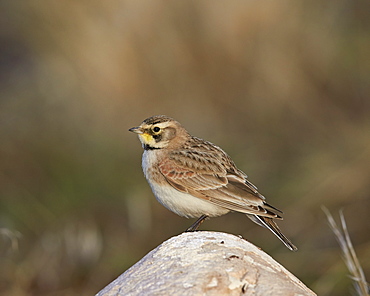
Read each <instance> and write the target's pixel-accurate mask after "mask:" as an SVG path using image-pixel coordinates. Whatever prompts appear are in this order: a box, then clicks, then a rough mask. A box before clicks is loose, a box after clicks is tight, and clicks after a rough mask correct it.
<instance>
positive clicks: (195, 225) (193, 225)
mask: <svg viewBox="0 0 370 296" xmlns="http://www.w3.org/2000/svg"><path fill="white" fill-rule="evenodd" d="M207 218H208V216H207V215H202V216H200V217H199V218H198V220H197V221H195V222H194V223H193V224H192V225H191V226H190V227H189V228H188V229H186V230H185V232H193V231H196V230H197V229H198V228H199V226H200V224H202V223H203V222H204V220H205V219H207Z"/></svg>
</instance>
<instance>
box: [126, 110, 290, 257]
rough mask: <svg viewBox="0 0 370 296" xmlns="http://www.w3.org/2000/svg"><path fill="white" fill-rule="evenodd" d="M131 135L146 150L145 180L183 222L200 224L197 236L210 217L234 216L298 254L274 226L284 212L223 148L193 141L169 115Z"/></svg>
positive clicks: (151, 120)
mask: <svg viewBox="0 0 370 296" xmlns="http://www.w3.org/2000/svg"><path fill="white" fill-rule="evenodd" d="M129 131H131V132H134V133H136V134H138V136H139V139H140V141H141V143H142V145H143V148H144V153H143V159H142V167H143V171H144V175H145V177H146V179H147V181H148V183H149V185H150V186H151V188H152V191H153V193H154V195H155V197H156V198H157V200H158V201H159V202H160V203H161V204H163V205H164V206H165V207H166V208H168V209H169V210H171V211H173V212H175V213H176V214H178V215H180V216H183V217H187V218H198V220H197V221H196V222H195V223H194V224H193V225H192V226H191V227H189V228H188V231H194V230H196V229H197V228H198V227H199V225H200V224H201V223H202V222H203V221H204V220H205V219H206V218H208V217H216V216H220V215H224V214H226V213H228V212H230V211H235V212H240V213H244V214H246V215H247V216H248V218H250V219H251V220H252V221H253V222H255V223H257V224H259V225H261V226H263V227H266V228H267V229H269V230H271V231H272V232H273V233H274V234H275V235H276V236H277V237H278V238H279V239H280V240H281V241H282V242H283V243H284V244H285V245H286V246H287V247H288V248H289V249H290V250H292V251H296V250H297V248H296V247H295V246H294V245H293V244H292V243H291V242H290V240H289V239H288V238H287V237H286V236H285V235H284V234H283V233H282V232H281V231H280V229H279V227H278V226H277V224H276V223H275V222H274V220H273V219H282V217H281V214H282V212H281V211H280V210H278V209H276V208H274V207H273V206H271V205H269V204H267V203H266V201H265V197H264V196H263V195H261V194H260V193H259V192H258V191H257V187H256V186H254V185H253V184H252V183H251V182H249V181H248V179H247V175H246V174H245V173H244V172H242V171H241V170H239V169H238V168H237V167H236V165H235V164H234V162H233V161H232V159H231V158H230V157H229V156H228V155H227V154H226V153H225V152H224V151H223V150H222V149H221V148H220V147H218V146H216V145H214V144H212V143H210V142H207V141H205V140H202V139H199V138H197V137H194V136H191V135H190V134H189V133H188V132H187V131H186V130H185V129H184V128H183V127H182V125H181V124H180V123H179V122H177V121H176V120H174V119H172V118H170V117H167V116H164V115H159V116H153V117H150V118H147V119H145V120H144V121H143V122H142V124H141V125H140V126H138V127H133V128H131V129H130V130H129Z"/></svg>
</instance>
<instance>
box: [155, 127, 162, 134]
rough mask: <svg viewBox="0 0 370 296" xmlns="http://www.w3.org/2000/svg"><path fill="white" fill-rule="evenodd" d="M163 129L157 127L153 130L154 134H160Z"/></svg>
mask: <svg viewBox="0 0 370 296" xmlns="http://www.w3.org/2000/svg"><path fill="white" fill-rule="evenodd" d="M160 130H161V129H160V128H159V127H158V126H155V127H154V128H153V132H155V133H158V132H159V131H160Z"/></svg>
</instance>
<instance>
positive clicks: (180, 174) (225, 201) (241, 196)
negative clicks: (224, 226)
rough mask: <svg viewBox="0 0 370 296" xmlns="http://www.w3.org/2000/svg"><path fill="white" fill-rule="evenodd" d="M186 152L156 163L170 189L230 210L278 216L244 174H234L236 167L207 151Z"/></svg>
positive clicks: (236, 170) (272, 216)
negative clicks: (220, 160)
mask: <svg viewBox="0 0 370 296" xmlns="http://www.w3.org/2000/svg"><path fill="white" fill-rule="evenodd" d="M186 152H187V153H181V154H176V155H172V157H170V158H168V159H166V160H164V161H162V162H161V163H160V164H159V170H160V172H161V173H162V174H163V176H164V177H165V178H166V180H167V181H168V183H169V184H171V185H172V186H173V187H174V188H176V189H177V190H179V191H182V192H187V193H189V194H191V195H193V196H195V197H198V198H201V199H205V200H208V201H209V202H211V203H213V204H216V205H218V206H220V207H224V208H227V209H229V210H232V211H237V212H241V213H246V214H256V215H261V216H266V217H271V218H280V217H279V216H278V214H277V211H276V210H275V209H274V208H271V207H269V206H268V205H267V204H265V203H264V197H263V196H262V195H261V194H259V193H258V191H257V190H256V187H255V186H254V185H253V184H251V183H250V182H249V181H247V182H246V179H245V178H244V176H245V175H244V173H243V175H237V174H236V172H238V171H239V170H238V169H237V168H235V167H232V168H227V167H225V166H223V165H222V164H221V163H220V162H219V161H218V159H219V158H217V157H209V156H210V155H209V154H207V155H204V156H205V157H202V158H200V157H199V152H197V153H196V154H195V155H194V154H193V153H192V152H191V151H186ZM223 156H224V157H225V155H223ZM226 156H227V155H226ZM230 163H232V161H231V160H230Z"/></svg>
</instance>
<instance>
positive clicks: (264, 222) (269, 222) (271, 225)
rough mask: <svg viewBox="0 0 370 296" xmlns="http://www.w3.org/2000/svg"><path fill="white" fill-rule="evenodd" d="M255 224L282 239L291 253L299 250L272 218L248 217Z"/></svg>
mask: <svg viewBox="0 0 370 296" xmlns="http://www.w3.org/2000/svg"><path fill="white" fill-rule="evenodd" d="M247 216H248V218H249V219H251V220H252V221H253V222H254V223H257V224H258V225H260V226H263V227H265V228H267V229H269V230H270V231H271V232H272V233H273V234H275V235H276V236H277V237H278V239H280V240H281V241H282V242H283V244H284V245H285V246H286V247H287V248H288V249H289V250H291V251H297V250H298V248H297V247H296V246H295V245H293V243H292V242H291V241H290V240H289V239H288V238H287V237H286V236H285V235H284V234H283V233H282V232H281V230H280V229H279V227H278V226H277V224H276V223H275V221H274V220H273V219H272V218H268V217H263V216H258V215H247Z"/></svg>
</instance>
